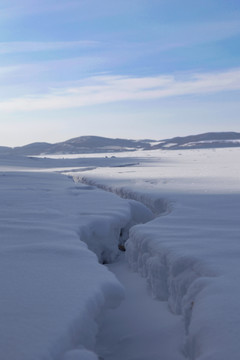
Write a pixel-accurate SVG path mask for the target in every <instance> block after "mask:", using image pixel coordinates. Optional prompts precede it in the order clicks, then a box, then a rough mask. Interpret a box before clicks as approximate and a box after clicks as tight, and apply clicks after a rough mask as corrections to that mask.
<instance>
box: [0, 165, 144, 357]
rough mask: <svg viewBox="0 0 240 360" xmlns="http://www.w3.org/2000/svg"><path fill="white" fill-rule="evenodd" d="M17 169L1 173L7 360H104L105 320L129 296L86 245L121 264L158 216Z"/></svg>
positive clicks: (0, 261)
mask: <svg viewBox="0 0 240 360" xmlns="http://www.w3.org/2000/svg"><path fill="white" fill-rule="evenodd" d="M14 170H16V169H12V172H1V173H0V196H1V205H2V206H1V208H0V220H1V222H0V233H1V239H0V288H1V298H0V318H1V322H0V358H1V359H7V360H32V359H34V360H38V359H39V360H40V359H41V360H43V359H45V360H48V359H49V360H54V359H58V360H60V359H64V360H76V359H81V360H94V359H98V356H97V355H96V354H95V353H94V349H95V340H96V334H97V331H98V326H97V319H98V317H99V315H100V313H101V312H102V311H103V309H104V308H109V307H115V306H117V305H118V304H119V303H120V301H121V300H122V299H123V296H124V291H123V288H122V286H121V285H120V283H119V281H117V279H116V277H115V276H114V275H113V274H112V273H111V272H110V271H108V269H107V268H106V267H104V266H102V265H101V264H99V262H98V259H97V257H96V255H95V254H94V253H93V252H92V251H90V250H89V249H88V248H87V246H86V244H88V246H89V248H91V250H93V251H94V252H95V253H96V254H97V255H98V257H99V260H100V262H105V261H110V260H113V259H115V258H116V257H117V255H118V253H119V250H118V242H119V237H121V236H122V237H127V232H128V229H129V227H130V226H131V225H132V224H133V223H134V224H135V223H137V222H140V221H147V220H149V218H150V216H151V214H150V212H149V211H148V210H147V209H145V208H144V206H142V205H141V204H140V205H138V204H137V203H135V202H133V201H130V202H128V201H124V200H122V199H119V198H118V197H117V196H115V195H113V194H110V193H109V194H106V193H104V192H102V191H99V190H97V189H95V188H93V187H89V186H84V185H80V184H78V185H75V184H74V183H73V181H72V179H68V178H67V177H66V176H62V175H57V174H47V173H39V172H38V173H36V172H27V173H26V172H16V171H15V172H14ZM120 240H121V239H120ZM83 241H85V242H86V244H85V243H84V242H83Z"/></svg>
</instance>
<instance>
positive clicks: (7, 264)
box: [0, 149, 240, 360]
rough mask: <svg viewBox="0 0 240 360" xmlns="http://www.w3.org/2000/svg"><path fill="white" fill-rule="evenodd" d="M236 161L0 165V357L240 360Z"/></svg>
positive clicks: (230, 152)
mask: <svg viewBox="0 0 240 360" xmlns="http://www.w3.org/2000/svg"><path fill="white" fill-rule="evenodd" d="M106 156H107V157H106ZM239 156H240V149H217V150H183V151H179V150H176V151H175V150H164V151H163V150H155V151H136V152H130V153H120V154H107V155H104V154H101V155H99V154H98V155H97V156H95V155H92V156H90V155H89V154H88V155H84V156H82V155H81V156H80V158H77V157H76V156H74V157H75V158H74V159H73V158H72V159H59V158H55V159H46V158H42V159H41V158H24V157H11V156H8V157H1V159H0V182H1V186H0V192H1V205H2V206H1V210H0V211H1V216H0V219H1V223H0V229H1V241H0V256H1V261H0V273H1V275H0V287H1V294H2V295H1V299H0V301H1V306H0V316H1V322H0V358H1V359H8V360H32V359H34V360H38V359H39V360H40V359H41V360H42V359H44V360H45V359H49V360H50V359H51V360H55V359H58V360H61V359H63V360H85V359H86V360H88V359H89V360H91V359H98V356H100V358H103V359H104V360H157V359H161V358H162V359H164V360H182V359H184V358H187V359H191V360H226V359H227V358H230V359H231V360H235V359H236V360H237V359H239V354H240V342H239V334H240V308H239V303H240V283H239V278H240V265H239V258H240V222H239V215H240V168H239V166H238V162H239ZM56 171H57V172H62V174H56ZM63 174H64V175H63ZM66 175H67V176H66ZM73 179H74V181H75V183H74V182H73ZM98 188H99V189H98ZM102 190H107V191H102ZM113 193H115V194H113ZM116 194H117V195H120V197H122V198H124V199H121V198H120V197H119V196H116ZM135 224H137V225H135ZM134 225H135V226H134ZM129 229H130V234H129V236H128V231H129ZM123 243H125V246H126V253H125V255H123V256H121V257H119V250H118V245H119V244H123ZM86 244H87V246H86ZM96 255H97V256H96ZM98 261H99V262H100V263H99V262H98ZM125 261H127V262H128V264H129V267H130V269H131V270H130V269H128V267H127V265H126V263H125ZM109 262H111V263H112V264H111V265H108V268H107V267H106V266H103V265H101V263H109ZM109 270H110V271H109ZM132 271H134V272H135V273H133V272H132ZM114 274H115V275H116V277H115V275H114ZM138 274H139V275H141V276H139V275H138ZM117 278H118V279H119V280H117ZM146 280H147V281H146ZM120 282H121V283H122V285H121V284H120ZM123 287H124V288H125V300H123V297H124V295H123V294H124V290H123ZM121 300H123V301H122V303H121V305H120V306H119V307H118V308H117V309H110V308H113V307H115V306H117V305H118V304H119V303H120V302H121ZM97 354H98V355H97Z"/></svg>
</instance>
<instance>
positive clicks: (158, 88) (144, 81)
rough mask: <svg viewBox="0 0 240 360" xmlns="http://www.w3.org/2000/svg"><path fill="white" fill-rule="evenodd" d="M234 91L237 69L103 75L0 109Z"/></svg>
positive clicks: (5, 104) (75, 105) (238, 78)
mask: <svg viewBox="0 0 240 360" xmlns="http://www.w3.org/2000/svg"><path fill="white" fill-rule="evenodd" d="M236 90H240V69H233V70H229V71H225V72H219V73H202V74H200V73H196V74H179V75H177V76H173V75H163V76H155V77H142V78H140V77H135V78H133V77H127V76H104V75H103V76H94V77H89V78H86V79H84V80H82V81H80V82H79V85H78V86H77V87H71V88H69V87H68V88H61V89H52V90H51V91H50V92H49V93H48V94H41V95H38V96H24V97H18V98H13V99H8V100H6V101H2V102H0V110H1V111H6V112H14V111H35V110H58V109H67V108H79V107H83V106H90V105H91V106H93V105H97V104H107V103H113V102H119V101H147V100H152V99H160V98H166V97H174V96H188V95H201V94H210V93H219V92H223V91H236Z"/></svg>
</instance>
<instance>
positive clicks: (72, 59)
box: [0, 0, 240, 146]
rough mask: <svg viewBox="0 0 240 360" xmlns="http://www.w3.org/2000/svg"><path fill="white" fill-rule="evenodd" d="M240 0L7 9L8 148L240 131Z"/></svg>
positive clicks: (1, 26) (36, 0) (2, 94)
mask: <svg viewBox="0 0 240 360" xmlns="http://www.w3.org/2000/svg"><path fill="white" fill-rule="evenodd" d="M239 95H240V3H239V0H211V1H209V0H208V1H206V0H201V1H192V0H181V1H180V0H128V1H126V0H121V1H120V2H115V1H113V0H102V1H99V0H21V1H19V0H1V4H0V115H1V116H0V145H10V146H15V145H21V144H25V143H29V142H33V141H49V142H56V141H61V140H65V139H68V138H71V137H76V136H81V135H99V136H109V137H127V138H155V139H162V138H167V137H171V136H176V135H188V134H194V133H200V132H207V131H240V118H239V114H240V101H239V100H240V96H239Z"/></svg>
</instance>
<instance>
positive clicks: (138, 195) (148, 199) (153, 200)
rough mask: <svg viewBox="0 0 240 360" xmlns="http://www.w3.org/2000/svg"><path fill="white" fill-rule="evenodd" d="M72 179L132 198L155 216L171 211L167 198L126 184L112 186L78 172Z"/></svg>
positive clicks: (171, 205)
mask: <svg viewBox="0 0 240 360" xmlns="http://www.w3.org/2000/svg"><path fill="white" fill-rule="evenodd" d="M73 179H74V181H75V182H76V183H77V182H81V183H83V184H88V185H92V186H96V187H97V188H99V189H102V190H105V191H108V192H111V193H114V194H116V195H118V196H120V197H121V198H123V199H132V200H135V201H137V202H140V203H142V204H143V205H145V206H146V207H147V208H149V209H150V211H151V212H152V213H153V214H154V215H155V216H157V215H167V214H169V213H170V212H171V211H172V207H173V204H172V202H171V201H170V200H169V199H165V198H162V197H161V198H159V197H158V196H157V197H156V196H155V197H153V196H149V194H147V193H145V194H144V193H142V192H141V191H134V190H133V189H131V188H128V187H126V186H120V187H114V186H111V185H109V184H108V185H107V184H104V183H100V182H98V181H96V180H93V179H91V178H89V177H86V176H82V175H80V174H79V173H78V175H73Z"/></svg>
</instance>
